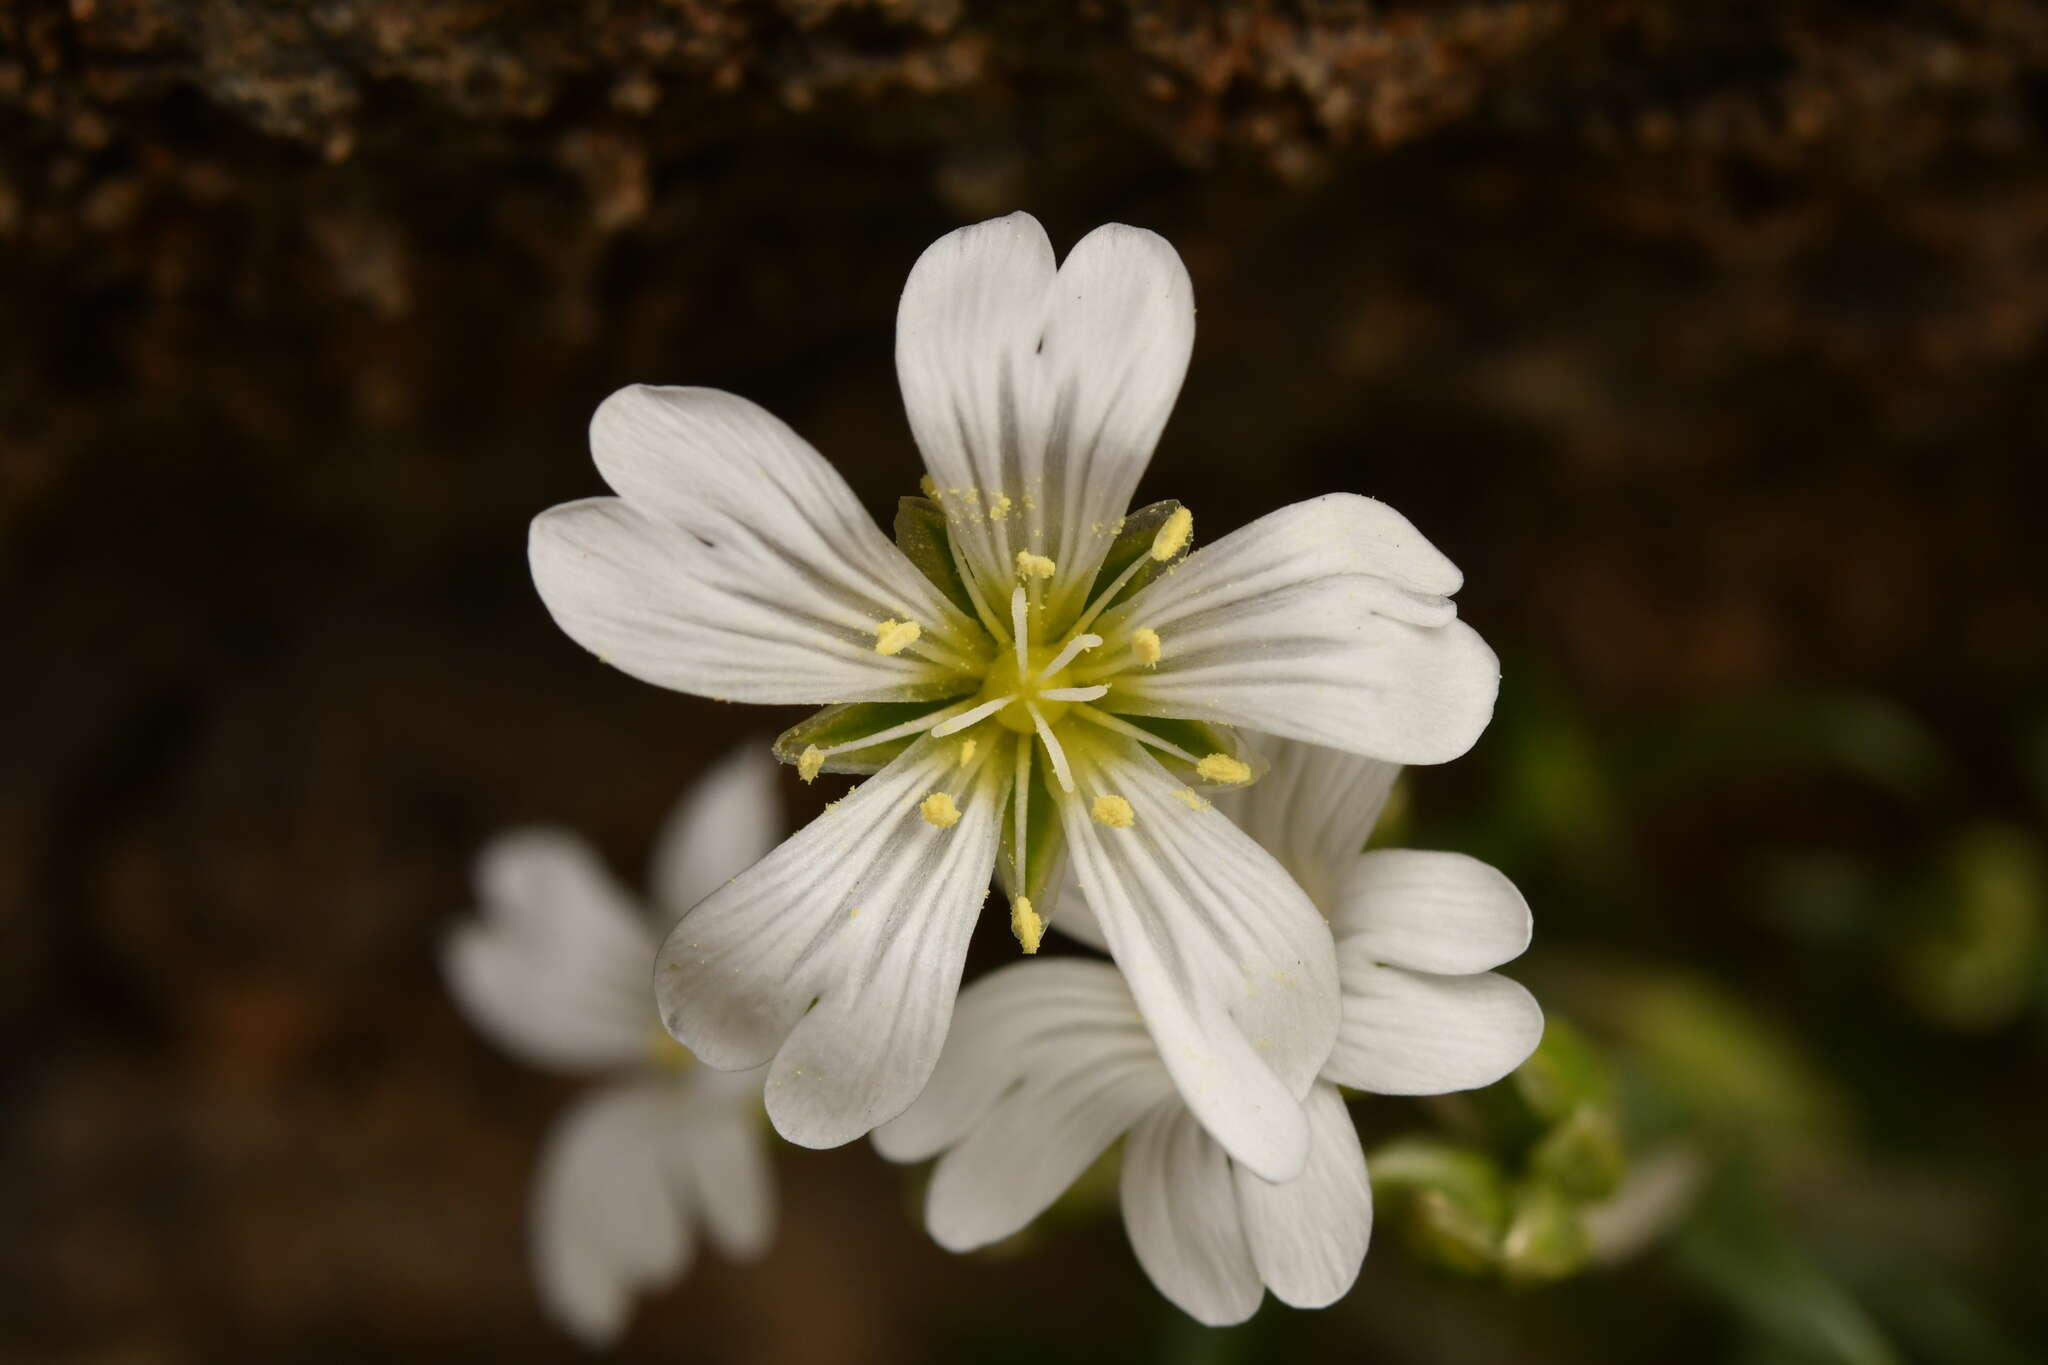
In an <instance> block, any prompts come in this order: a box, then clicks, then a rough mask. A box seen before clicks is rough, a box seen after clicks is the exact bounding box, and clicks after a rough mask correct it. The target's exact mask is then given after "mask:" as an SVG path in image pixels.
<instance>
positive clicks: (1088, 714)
mask: <svg viewBox="0 0 2048 1365" xmlns="http://www.w3.org/2000/svg"><path fill="white" fill-rule="evenodd" d="M1074 714H1075V715H1077V716H1079V717H1081V719H1083V720H1092V721H1094V722H1095V723H1096V724H1097V725H1100V726H1101V727H1102V728H1103V729H1105V730H1114V731H1116V732H1117V733H1118V734H1120V735H1123V736H1124V737H1126V738H1128V739H1135V740H1137V741H1138V743H1140V744H1149V745H1150V746H1152V747H1153V748H1155V749H1157V750H1159V751H1160V752H1161V753H1166V754H1172V755H1173V756H1174V757H1175V758H1177V759H1179V760H1180V761H1181V762H1183V763H1193V762H1194V761H1195V756H1194V755H1193V754H1191V753H1189V752H1188V751H1187V750H1186V749H1183V748H1181V747H1180V745H1178V744H1175V743H1173V742H1172V741H1170V740H1164V739H1161V738H1160V737H1159V736H1157V735H1155V734H1153V733H1152V732H1151V731H1150V730H1147V729H1146V728H1145V727H1144V726H1142V725H1133V724H1131V723H1130V722H1129V721H1127V720H1125V719H1124V718H1123V717H1121V716H1113V715H1111V714H1110V713H1109V712H1107V711H1102V710H1098V709H1096V708H1095V707H1093V706H1076V707H1075V708H1074Z"/></svg>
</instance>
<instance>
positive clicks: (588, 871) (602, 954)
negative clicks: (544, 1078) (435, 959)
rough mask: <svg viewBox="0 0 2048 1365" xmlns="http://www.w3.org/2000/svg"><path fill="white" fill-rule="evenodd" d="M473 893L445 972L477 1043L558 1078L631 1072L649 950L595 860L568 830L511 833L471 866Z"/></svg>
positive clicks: (641, 1049)
mask: <svg viewBox="0 0 2048 1365" xmlns="http://www.w3.org/2000/svg"><path fill="white" fill-rule="evenodd" d="M476 883H477V901H478V909H477V914H476V917H475V918H474V919H472V920H470V921H468V922H466V923H463V924H460V925H458V926H456V928H455V929H454V930H453V931H452V932H451V933H450V934H449V936H448V939H447V942H446V944H445V945H444V947H443V949H442V967H443V970H444V971H445V973H446V975H447V979H448V988H449V992H450V993H451V994H452V995H453V996H454V997H455V1001H456V1003H457V1005H459V1006H460V1007H461V1009H462V1012H463V1013H464V1014H465V1015H466V1016H467V1017H468V1018H469V1020H470V1022H471V1023H472V1024H474V1025H475V1026H476V1028H477V1029H478V1031H479V1032H481V1033H483V1034H484V1035H485V1036H486V1037H488V1038H489V1039H490V1040H491V1041H492V1042H494V1043H496V1044H497V1045H498V1046H500V1047H502V1048H504V1049H505V1050H506V1051H507V1052H510V1053H512V1054H513V1055H514V1056H516V1057H519V1058H520V1059H521V1060H523V1061H526V1062H530V1063H532V1064H533V1065H536V1066H543V1067H548V1068H551V1069H556V1070H563V1071H571V1072H587V1071H595V1070H606V1069H610V1068H613V1067H618V1066H625V1065H631V1064H633V1063H636V1062H638V1061H639V1060H640V1059H641V1057H642V1056H643V1055H644V1053H645V1050H646V1046H647V1032H648V1029H649V1027H650V1026H651V1025H652V1023H653V1018H652V1014H651V1011H650V1010H649V1008H648V1000H647V969H648V964H649V963H650V962H652V961H653V957H654V947H655V944H654V939H653V937H652V936H651V934H650V933H649V931H648V928H647V926H646V924H645V923H644V921H643V920H642V918H641V914H640V911H639V908H638V907H637V906H636V905H634V903H633V902H632V900H631V899H630V898H628V896H627V895H626V893H625V891H624V890H623V889H621V888H620V886H619V885H618V883H617V882H616V881H615V880H614V879H613V878H612V875H611V873H610V872H609V871H607V870H606V868H605V866H604V863H603V861H602V860H601V859H600V858H599V857H598V855H597V852H596V850H595V849H593V848H591V846H590V845H589V844H588V843H587V842H586V841H584V840H583V839H581V838H579V837H577V836H576V835H574V834H571V833H569V832H568V831H566V830H559V829H542V828H535V829H522V830H513V831H510V832H508V833H506V834H502V835H500V836H498V837H497V838H496V839H494V840H492V841H491V843H490V844H488V845H487V846H486V847H485V848H484V850H483V852H482V853H481V854H479V855H478V858H477V867H476Z"/></svg>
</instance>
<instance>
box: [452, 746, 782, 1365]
mask: <svg viewBox="0 0 2048 1365" xmlns="http://www.w3.org/2000/svg"><path fill="white" fill-rule="evenodd" d="M775 776H776V765H775V763H774V761H773V760H772V759H771V758H770V757H769V756H768V755H767V754H766V753H765V752H764V751H762V750H761V749H758V748H753V747H749V748H746V749H743V750H741V751H739V752H738V753H735V754H734V755H732V756H731V757H729V758H727V759H726V760H724V761H723V762H722V763H720V764H719V765H718V766H717V767H716V768H714V769H713V770H712V771H711V772H710V773H709V774H707V775H706V776H705V777H704V778H703V779H702V780H701V781H700V782H699V783H697V784H696V785H695V786H693V787H692V788H691V789H690V790H689V791H687V792H685V793H684V794H683V797H682V799H681V800H680V801H679V802H678V803H677V805H676V807H675V809H674V811H673V812H672V813H671V814H670V815H669V817H668V820H667V821H666V823H665V824H664V826H663V828H662V832H661V835H660V837H659V839H658V841H657V844H656V847H655V853H654V860H653V863H654V865H653V870H652V878H651V880H652V884H653V888H654V894H653V897H652V904H651V906H650V907H649V908H647V909H644V910H643V909H642V908H641V907H640V906H638V905H636V904H635V903H634V901H633V899H632V898H631V897H630V896H629V895H628V894H627V893H626V892H625V891H624V890H623V889H622V888H621V887H620V886H619V885H618V883H617V882H616V881H615V880H614V879H613V877H612V876H611V874H610V872H608V871H607V870H606V868H605V867H604V864H603V862H602V860H601V859H600V858H599V857H598V855H597V853H596V851H595V850H594V849H592V848H591V847H590V845H589V844H588V843H586V842H585V841H583V840H582V839H580V838H578V837H577V836H575V835H573V834H570V833H568V832H567V831H563V830H554V829H523V830H515V831H512V832H509V833H506V834H504V835H501V836H499V837H498V838H497V839H495V840H493V841H492V842H491V843H490V844H489V845H488V846H487V847H486V848H485V849H484V851H483V852H482V854H481V855H479V857H478V860H477V874H476V875H477V900H478V905H477V916H476V918H475V919H474V920H472V921H469V922H467V923H465V924H463V925H461V926H459V927H458V928H457V929H456V930H455V931H454V932H453V933H452V934H451V935H450V936H449V938H448V941H447V944H446V946H445V950H444V954H443V964H442V965H443V967H444V969H445V971H446V974H447V978H448V986H449V990H450V991H451V992H452V993H453V995H454V996H455V999H456V1002H457V1003H458V1004H459V1005H460V1006H461V1007H462V1011H463V1013H464V1014H466V1015H467V1016H468V1017H469V1019H470V1022H471V1023H473V1024H474V1025H475V1026H476V1027H477V1029H478V1031H479V1032H481V1033H483V1034H484V1035H485V1036H487V1037H489V1038H490V1039H491V1040H492V1041H493V1042H495V1043H497V1044H498V1045H499V1046H501V1047H503V1048H504V1049H505V1050H506V1051H507V1052H510V1053H511V1054H513V1055H514V1056H516V1057H518V1058H520V1059H521V1060H523V1061H526V1062H530V1063H532V1064H533V1065H535V1066H538V1067H544V1068H546V1069H549V1070H553V1071H561V1072H568V1073H571V1074H575V1075H602V1076H606V1077H609V1078H610V1079H609V1080H608V1082H607V1083H606V1084H605V1085H603V1086H602V1087H600V1088H599V1089H597V1090H595V1091H593V1092H592V1093H590V1094H589V1095H587V1096H585V1097H584V1098H582V1099H581V1100H579V1101H578V1102H577V1103H576V1104H574V1105H573V1106H572V1107H571V1108H570V1109H569V1110H568V1111H567V1112H566V1113H564V1114H563V1115H562V1116H561V1118H560V1119H558V1120H557V1121H556V1123H555V1125H554V1128H553V1130H552V1131H551V1132H550V1133H549V1135H548V1138H547V1142H546V1145H545V1148H544V1150H543V1152H542V1155H541V1158H540V1163H539V1168H538V1170H537V1172H536V1174H535V1178H534V1189H533V1198H532V1205H531V1210H530V1218H531V1242H532V1257H533V1268H534V1275H535V1279H536V1281H537V1283H538V1286H539V1290H540V1296H541V1300H542V1303H543V1305H544V1306H545V1307H546V1308H547V1310H548V1312H549V1314H550V1316H552V1317H553V1318H554V1319H555V1320H556V1321H557V1322H559V1323H560V1324H561V1325H562V1326H563V1327H564V1328H565V1329H567V1330H568V1331H569V1332H571V1333H572V1334H573V1335H575V1336H576V1337H577V1338H578V1339H579V1340H581V1341H583V1342H584V1343H585V1344H587V1345H592V1346H598V1345H604V1344H606V1343H609V1342H611V1341H613V1340H615V1339H616V1338H617V1337H618V1336H619V1334H620V1333H621V1332H623V1331H624V1330H625V1326H626V1322H627V1318H628V1316H629V1314H630V1313H631V1309H632V1300H633V1296H634V1295H635V1294H637V1293H639V1292H642V1291H644V1290H647V1289H652V1288H655V1287H658V1286H660V1285H662V1284H665V1283H668V1282H671V1281H673V1280H674V1279H676V1278H677V1277H679V1276H680V1275H681V1274H682V1273H683V1272H684V1271H685V1270H686V1269H688V1268H689V1264H690V1261H691V1258H692V1256H693V1255H694V1253H695V1245H696V1235H697V1228H698V1226H699V1225H700V1224H701V1225H702V1227H703V1229H704V1231H705V1233H706V1234H707V1235H708V1236H709V1237H710V1239H711V1241H712V1242H713V1244H714V1245H716V1246H717V1247H718V1248H719V1249H720V1250H721V1251H723V1252H724V1253H725V1254H727V1255H728V1256H731V1257H733V1258H735V1259H751V1258H753V1257H755V1256H758V1255H760V1254H761V1253H762V1252H763V1251H764V1250H766V1248H767V1245H768V1240H769V1237H770V1235H771V1234H772V1232H773V1229H774V1222H775V1198H774V1188H773V1185H772V1183H771V1177H770V1172H769V1169H768V1161H767V1154H766V1152H765V1151H764V1150H763V1138H764V1136H765V1135H764V1133H763V1132H762V1129H761V1123H760V1108H761V1084H762V1080H763V1073H762V1072H761V1071H760V1070H758V1069H757V1070H754V1071H748V1072H731V1073H728V1072H720V1071H714V1070H712V1069H710V1068H707V1067H701V1066H696V1065H694V1063H693V1059H692V1058H691V1057H690V1055H689V1054H688V1053H687V1052H686V1051H684V1050H683V1048H682V1047H681V1046H679V1045H678V1044H677V1043H676V1042H675V1041H674V1040H673V1039H671V1038H670V1037H669V1036H668V1034H667V1032H666V1031H665V1030H663V1029H662V1027H661V1021H660V1019H659V1017H658V1016H657V1014H656V1013H655V1009H654V1002H653V995H652V985H651V982H652V977H653V970H654V954H655V949H656V947H657V945H658V944H659V943H660V942H661V937H662V935H663V934H664V933H665V932H666V931H667V930H668V927H669V926H670V925H671V924H672V923H673V922H674V921H675V919H676V918H677V917H679V916H680V915H681V914H682V913H683V912H684V911H685V910H687V909H688V908H689V907H690V906H691V905H692V904H694V903H695V902H696V901H698V900H701V899H702V898H703V897H704V896H705V895H707V894H709V893H710V892H711V891H712V890H713V889H715V888H716V887H717V886H718V885H720V884H721V883H722V882H724V881H726V880H727V879H728V878H730V877H731V876H732V875H733V874H734V873H736V872H738V871H739V870H741V869H742V868H744V867H746V866H747V865H748V864H750V863H752V862H753V861H755V860H756V859H758V858H759V857H760V856H761V855H762V854H763V853H764V852H766V851H767V850H768V849H769V848H771V847H773V846H774V844H775V841H776V840H777V838H779V837H780V835H781V833H782V828H783V825H782V820H781V818H780V816H779V814H778V811H777V803H776V796H775Z"/></svg>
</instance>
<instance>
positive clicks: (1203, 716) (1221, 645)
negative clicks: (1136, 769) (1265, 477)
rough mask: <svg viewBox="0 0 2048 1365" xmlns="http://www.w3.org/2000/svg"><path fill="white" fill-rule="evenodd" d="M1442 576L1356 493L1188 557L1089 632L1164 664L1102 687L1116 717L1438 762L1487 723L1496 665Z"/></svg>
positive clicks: (1451, 579)
mask: <svg viewBox="0 0 2048 1365" xmlns="http://www.w3.org/2000/svg"><path fill="white" fill-rule="evenodd" d="M1457 584H1458V574H1457V571H1456V570H1455V569H1454V568H1452V567H1451V565H1450V563H1449V561H1447V560H1445V559H1444V557H1443V556H1442V555H1440V554H1438V553H1437V551H1436V550H1435V549H1434V548H1433V547H1432V546H1431V545H1430V544H1429V542H1427V541H1425V540H1424V539H1422V536H1421V534H1420V533H1419V532H1417V531H1416V530H1415V528H1414V527H1412V526H1410V525H1409V524H1408V522H1407V521H1406V520H1405V519H1404V518H1402V517H1401V516H1400V515H1399V514H1398V513H1396V512H1394V511H1393V510H1392V509H1390V508H1388V507H1386V506H1384V505H1383V504H1380V503H1377V502H1374V501H1372V500H1371V499H1369V498H1361V497H1358V496H1356V495H1354V494H1348V493H1333V494H1330V495H1329V496H1327V497H1321V498H1316V499H1313V500H1311V501H1309V502H1302V503H1296V504H1294V505H1293V506H1292V507H1284V508H1282V509H1280V510H1279V511H1277V512H1274V513H1272V514H1271V515H1269V516H1265V517H1261V518H1260V519H1259V520H1258V521H1255V522H1253V523H1252V524H1251V525H1249V526H1246V527H1244V528H1242V529H1241V530H1238V531H1234V532H1232V533H1231V534H1230V535H1227V536H1225V537H1224V538H1223V539H1221V540H1219V541H1217V542H1216V543H1215V544H1213V545H1210V546H1208V547H1206V548H1204V549H1200V550H1197V551H1196V552H1195V553H1194V554H1192V555H1190V556H1189V557H1188V558H1187V559H1186V560H1185V561H1184V562H1183V563H1182V564H1181V565H1180V566H1179V567H1178V568H1177V569H1175V570H1174V571H1173V572H1172V573H1168V574H1165V575H1162V576H1161V577H1160V578H1158V579H1156V580H1155V581H1154V582H1153V583H1151V584H1150V585H1148V586H1147V587H1146V588H1144V589H1143V590H1142V591H1140V592H1139V593H1138V594H1137V595H1136V596H1135V597H1133V598H1132V599H1131V600H1130V601H1129V602H1127V603H1123V604H1121V605H1119V606H1117V607H1116V608H1114V609H1112V610H1111V611H1109V612H1107V613H1105V614H1104V619H1103V621H1102V623H1101V624H1100V625H1098V626H1097V630H1098V631H1099V632H1100V633H1101V634H1102V635H1104V636H1105V637H1106V638H1112V639H1113V638H1115V637H1116V635H1117V634H1118V633H1121V632H1122V631H1124V630H1126V629H1137V628H1140V627H1143V628H1147V629H1151V630H1154V631H1157V632H1158V634H1159V636H1160V638H1161V639H1162V641H1164V642H1165V650H1166V652H1165V656H1164V657H1163V658H1162V659H1161V660H1160V662H1159V663H1158V664H1157V665H1156V666H1154V667H1153V668H1152V669H1150V670H1148V671H1145V672H1130V673H1124V674H1119V675H1118V676H1117V677H1116V678H1115V679H1113V680H1110V681H1111V689H1110V695H1109V699H1108V700H1107V701H1105V702H1104V703H1103V705H1104V706H1105V707H1107V708H1108V709H1110V710H1112V711H1121V712H1135V713H1137V714H1141V715H1159V716H1180V717H1187V718H1192V719H1198V720H1208V721H1216V722H1220V723H1223V724H1229V725H1243V726H1247V727H1249V728H1251V729H1255V730H1264V731H1267V732H1269V733H1271V734H1275V735H1280V736H1283V737H1285V738H1289V739H1298V740H1302V741H1305V742H1307V743H1310V744H1322V745H1327V746H1329V747H1331V748H1338V749H1345V750H1348V751H1350V752H1353V753H1361V754H1367V755H1370V756H1372V757H1375V758H1381V759H1385V760H1387V761H1389V762H1393V763H1441V762H1445V761H1447V760H1449V759H1452V758H1456V757H1457V756H1458V755H1459V754H1462V753H1464V752H1465V750H1467V749H1469V748H1470V747H1471V746H1472V743H1473V741H1474V740H1476V739H1477V738H1478V737H1479V732H1480V731H1481V730H1483V729H1484V728H1485V727H1486V722H1487V720H1488V719H1489V718H1490V717H1491V716H1492V714H1493V701H1494V694H1495V692H1496V691H1498V689H1499V686H1500V664H1499V661H1498V660H1497V659H1495V657H1494V655H1493V651H1492V650H1490V649H1488V648H1487V647H1486V644H1485V642H1483V641H1482V640H1480V638H1479V636H1478V635H1477V634H1476V633H1474V632H1473V631H1472V629H1471V628H1470V627H1469V626H1466V625H1465V624H1464V623H1462V622H1460V621H1458V620H1457V619H1456V608H1455V607H1453V606H1452V604H1451V603H1450V601H1449V600H1448V598H1446V597H1444V596H1442V594H1444V593H1447V592H1449V591H1451V590H1452V589H1454V588H1455V587H1456V586H1457Z"/></svg>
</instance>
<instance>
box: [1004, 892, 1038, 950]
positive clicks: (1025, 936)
mask: <svg viewBox="0 0 2048 1365" xmlns="http://www.w3.org/2000/svg"><path fill="white" fill-rule="evenodd" d="M1010 932H1011V933H1013V934H1015V935H1016V936H1017V946H1018V947H1020V948H1022V949H1023V950H1024V951H1025V952H1026V953H1035V952H1037V951H1038V945H1039V942H1040V941H1041V940H1043V939H1044V938H1045V921H1044V920H1042V919H1040V918H1039V917H1038V912H1037V911H1036V910H1033V909H1032V908H1031V897H1029V896H1019V897H1017V899H1016V900H1014V901H1011V902H1010Z"/></svg>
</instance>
